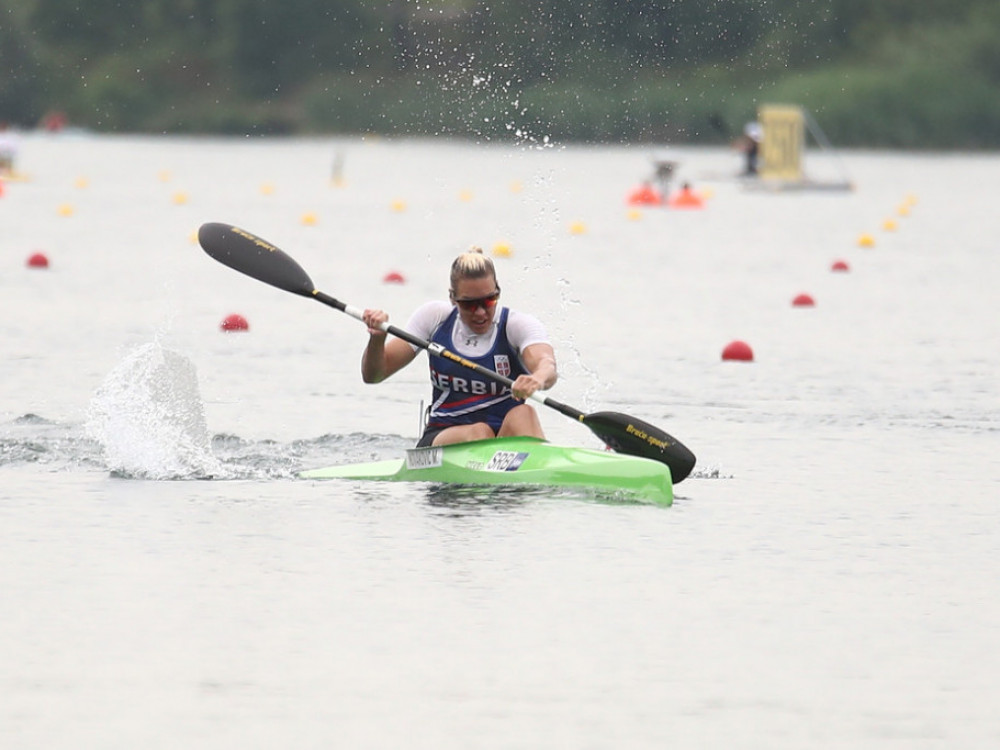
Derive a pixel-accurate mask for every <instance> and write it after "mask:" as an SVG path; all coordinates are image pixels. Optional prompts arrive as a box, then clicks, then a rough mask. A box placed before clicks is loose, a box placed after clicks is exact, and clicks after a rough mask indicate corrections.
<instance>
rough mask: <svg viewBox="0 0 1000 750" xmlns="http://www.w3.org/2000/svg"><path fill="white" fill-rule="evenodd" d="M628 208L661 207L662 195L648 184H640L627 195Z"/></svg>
mask: <svg viewBox="0 0 1000 750" xmlns="http://www.w3.org/2000/svg"><path fill="white" fill-rule="evenodd" d="M626 200H627V202H628V204H629V205H630V206H662V205H663V195H662V194H661V193H660V191H659V190H657V189H656V188H654V187H653V186H652V185H650V184H649V183H648V182H644V183H642V184H641V185H640V186H639V187H637V188H635V189H634V190H633V191H632V192H631V193H629V194H628V198H627V199H626Z"/></svg>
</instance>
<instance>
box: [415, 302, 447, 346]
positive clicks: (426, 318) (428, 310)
mask: <svg viewBox="0 0 1000 750" xmlns="http://www.w3.org/2000/svg"><path fill="white" fill-rule="evenodd" d="M451 311H452V305H451V303H450V302H446V301H444V300H437V299H435V300H431V301H429V302H424V303H423V304H422V305H420V307H418V308H417V309H416V310H414V311H413V314H412V315H411V316H410V320H409V321H408V322H407V324H406V329H407V330H408V331H409V332H410V333H413V334H416V335H417V336H420V337H422V338H430V336H431V334H432V333H434V331H436V330H437V328H438V326H440V325H441V324H442V323H444V321H446V320H447V319H448V316H449V315H450V314H451Z"/></svg>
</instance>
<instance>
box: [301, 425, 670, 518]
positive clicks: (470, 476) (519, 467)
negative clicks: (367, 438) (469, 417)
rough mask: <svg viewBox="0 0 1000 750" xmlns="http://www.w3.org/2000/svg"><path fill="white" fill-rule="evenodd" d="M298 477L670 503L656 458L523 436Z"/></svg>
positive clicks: (414, 451)
mask: <svg viewBox="0 0 1000 750" xmlns="http://www.w3.org/2000/svg"><path fill="white" fill-rule="evenodd" d="M299 476H300V477H302V478H303V479H356V480H366V481H383V482H435V483H441V484H473V485H475V484H481V485H517V484H527V485H543V486H544V485H548V486H554V487H585V488H595V489H599V490H605V491H611V492H614V493H623V494H625V495H628V496H631V497H635V498H636V499H640V500H643V501H646V502H654V503H657V504H660V505H670V504H671V503H672V502H673V499H674V492H673V482H672V481H671V478H670V468H669V467H668V466H666V464H662V463H660V462H659V461H653V460H651V459H648V458H639V457H637V456H627V455H624V454H621V453H611V452H609V451H600V450H591V449H589V448H571V447H566V446H560V445H552V444H551V443H548V442H546V441H544V440H538V439H537V438H528V437H513V438H494V439H492V440H477V441H474V442H470V443H456V444H453V445H445V446H434V447H430V448H411V449H409V450H407V451H406V456H405V457H404V458H403V459H397V460H392V461H375V462H372V463H363V464H345V465H342V466H329V467H326V468H323V469H311V470H309V471H304V472H302V473H301V474H299Z"/></svg>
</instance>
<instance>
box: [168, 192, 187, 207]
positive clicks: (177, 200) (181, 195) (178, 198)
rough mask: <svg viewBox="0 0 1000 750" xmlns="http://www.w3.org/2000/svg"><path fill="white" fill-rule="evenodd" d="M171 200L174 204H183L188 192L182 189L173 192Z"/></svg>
mask: <svg viewBox="0 0 1000 750" xmlns="http://www.w3.org/2000/svg"><path fill="white" fill-rule="evenodd" d="M172 200H173V202H174V205H175V206H183V205H184V204H185V203H187V202H188V194H187V193H185V192H184V191H183V190H181V191H178V192H176V193H174V197H173V199H172Z"/></svg>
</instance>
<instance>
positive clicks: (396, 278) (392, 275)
mask: <svg viewBox="0 0 1000 750" xmlns="http://www.w3.org/2000/svg"><path fill="white" fill-rule="evenodd" d="M382 283H383V284H405V283H406V278H405V277H404V276H403V274H401V273H400V272H399V271H389V273H387V274H386V275H385V276H383V277H382Z"/></svg>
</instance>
